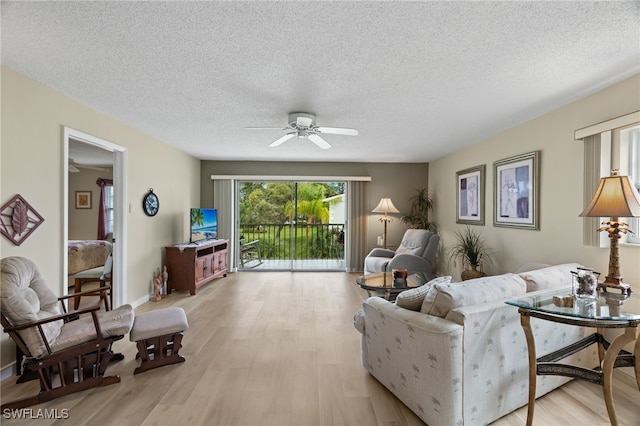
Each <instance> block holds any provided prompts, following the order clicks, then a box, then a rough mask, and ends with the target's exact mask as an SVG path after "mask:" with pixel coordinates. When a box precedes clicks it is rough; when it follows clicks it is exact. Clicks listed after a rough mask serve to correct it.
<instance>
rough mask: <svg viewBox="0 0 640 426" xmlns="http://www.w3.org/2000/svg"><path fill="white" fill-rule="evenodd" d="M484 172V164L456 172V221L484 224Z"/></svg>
mask: <svg viewBox="0 0 640 426" xmlns="http://www.w3.org/2000/svg"><path fill="white" fill-rule="evenodd" d="M484 174H485V166H484V164H483V165H482V166H477V167H471V168H469V169H465V170H461V171H459V172H457V173H456V195H457V198H456V200H457V209H456V222H457V223H466V224H468V225H484V180H485V177H484Z"/></svg>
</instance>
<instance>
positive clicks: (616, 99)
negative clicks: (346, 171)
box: [429, 76, 640, 291]
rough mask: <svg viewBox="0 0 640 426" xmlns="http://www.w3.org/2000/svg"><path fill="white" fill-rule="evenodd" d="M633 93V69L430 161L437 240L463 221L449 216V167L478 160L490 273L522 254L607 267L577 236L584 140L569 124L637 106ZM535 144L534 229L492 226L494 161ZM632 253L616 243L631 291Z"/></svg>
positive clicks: (638, 82)
mask: <svg viewBox="0 0 640 426" xmlns="http://www.w3.org/2000/svg"><path fill="white" fill-rule="evenodd" d="M639 93H640V76H635V77H632V78H630V79H628V80H626V81H623V82H621V83H619V84H616V85H614V86H612V87H610V88H607V89H605V90H603V91H601V92H598V93H596V94H593V95H591V96H588V97H586V98H583V99H581V100H578V101H576V102H573V103H571V104H569V105H567V106H565V107H562V108H559V109H557V110H555V111H552V112H550V113H547V114H545V115H543V116H541V117H538V118H536V119H534V120H531V121H528V122H526V123H523V124H521V125H519V126H516V127H514V128H511V129H509V130H506V131H504V132H502V133H500V134H498V135H495V136H493V137H490V138H488V139H486V140H484V141H482V142H480V143H477V144H474V145H472V146H470V147H468V148H466V149H462V150H460V151H457V152H455V153H453V154H451V155H448V156H447V157H444V158H442V159H439V160H438V161H434V162H432V163H431V164H430V168H429V170H430V176H429V178H430V185H431V188H432V189H433V191H434V195H435V197H436V198H437V199H438V202H437V203H436V212H435V216H436V220H437V222H438V223H439V224H440V229H441V230H442V237H443V241H444V245H445V246H450V245H451V244H452V242H453V241H454V232H455V230H456V229H459V228H462V227H463V225H458V224H456V195H455V194H456V192H455V189H456V172H457V171H459V170H463V169H466V168H468V167H473V166H478V165H482V164H485V165H486V167H487V174H486V177H487V180H486V182H487V187H486V199H485V201H486V210H485V215H486V221H485V226H483V227H477V229H479V230H482V231H483V234H484V235H485V236H486V238H487V241H488V245H489V246H490V247H491V248H492V249H493V257H494V263H493V265H491V266H490V267H489V268H488V272H489V273H492V274H496V273H502V272H507V271H514V270H516V269H517V268H519V267H520V266H522V265H523V264H525V263H528V262H544V263H560V262H572V261H576V262H579V263H582V264H584V265H587V266H590V267H593V268H594V269H595V270H598V271H600V272H602V273H603V276H604V275H606V272H607V269H608V268H607V265H608V253H609V251H608V249H600V248H594V247H585V246H583V244H582V220H583V219H581V218H579V217H578V215H579V214H580V213H581V212H582V210H583V209H584V207H585V206H586V204H587V202H588V200H584V199H583V193H582V177H583V167H584V166H583V147H582V143H581V142H578V141H575V140H574V139H573V138H574V131H575V130H577V129H580V128H583V127H587V126H589V125H591V124H595V123H600V122H603V121H606V120H609V119H611V118H615V117H619V116H621V115H624V114H628V113H630V112H633V111H637V110H640V96H638V94H639ZM460 124H461V125H464V122H462V123H460ZM535 150H540V151H541V169H540V170H541V176H540V197H541V201H540V230H539V231H530V230H520V229H508V228H497V227H494V226H493V211H494V209H493V203H494V198H493V184H494V173H493V163H494V162H495V161H497V160H500V159H503V158H507V157H510V156H513V155H517V154H523V153H527V152H531V151H535ZM636 231H640V230H636ZM594 232H596V231H595V230H594ZM638 259H640V247H638V246H635V247H632V246H623V247H621V265H622V275H623V276H624V277H625V281H626V282H628V283H629V284H631V285H632V287H633V288H634V289H635V291H640V262H638ZM459 269H460V268H459V265H458V268H453V266H452V265H451V266H450V265H446V264H443V265H441V270H442V271H443V272H446V273H453V274H454V275H457V276H458V277H459Z"/></svg>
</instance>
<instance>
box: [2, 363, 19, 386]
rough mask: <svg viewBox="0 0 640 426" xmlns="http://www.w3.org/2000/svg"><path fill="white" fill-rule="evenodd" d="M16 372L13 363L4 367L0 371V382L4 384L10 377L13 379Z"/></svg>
mask: <svg viewBox="0 0 640 426" xmlns="http://www.w3.org/2000/svg"><path fill="white" fill-rule="evenodd" d="M16 371H17V370H16V363H15V361H14V362H12V363H11V364H9V365H7V366H4V367H3V368H2V369H1V370H0V381H2V382H4V381H5V380H7V379H10V378H11V377H14V376H15V375H16Z"/></svg>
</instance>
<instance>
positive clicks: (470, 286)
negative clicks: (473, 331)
mask: <svg viewBox="0 0 640 426" xmlns="http://www.w3.org/2000/svg"><path fill="white" fill-rule="evenodd" d="M525 290H526V284H525V282H524V280H523V279H522V278H520V277H519V276H518V275H516V274H504V275H496V276H493V277H482V278H476V279H474V280H468V281H463V282H460V283H451V284H435V285H434V286H433V287H431V288H430V289H429V292H428V293H427V295H426V296H425V298H424V302H423V303H422V307H421V309H420V312H422V313H425V314H429V315H434V316H437V317H440V318H444V317H446V316H447V314H448V313H449V311H450V310H452V309H455V308H459V307H461V306H470V305H476V304H478V303H489V302H493V301H497V300H503V299H507V298H509V297H516V296H522V295H524V293H525Z"/></svg>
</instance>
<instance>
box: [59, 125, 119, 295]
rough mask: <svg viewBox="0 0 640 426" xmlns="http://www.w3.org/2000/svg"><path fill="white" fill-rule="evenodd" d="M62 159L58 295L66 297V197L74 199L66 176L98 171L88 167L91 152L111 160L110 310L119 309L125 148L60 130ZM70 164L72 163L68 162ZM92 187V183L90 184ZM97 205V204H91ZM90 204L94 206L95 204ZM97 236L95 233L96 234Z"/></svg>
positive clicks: (91, 165)
mask: <svg viewBox="0 0 640 426" xmlns="http://www.w3.org/2000/svg"><path fill="white" fill-rule="evenodd" d="M63 142H64V155H63V161H64V164H63V174H64V178H63V181H64V184H63V188H64V189H63V197H64V202H63V232H62V234H63V238H62V253H63V256H62V258H63V260H62V262H63V265H62V271H63V277H62V280H61V282H62V289H61V293H62V294H68V292H69V290H68V283H67V279H68V272H69V269H68V268H69V265H68V262H69V258H68V246H69V239H70V238H69V217H70V212H69V210H70V207H69V206H70V204H71V203H70V197H75V194H72V193H71V192H70V188H69V182H70V180H69V173H70V171H71V170H73V169H76V170H77V169H82V168H87V170H90V168H91V167H92V168H100V166H104V164H97V165H96V164H91V161H89V160H88V158H89V157H90V153H91V152H93V153H95V154H96V155H99V153H105V152H107V153H109V154H108V156H110V157H111V163H112V164H111V165H112V167H113V210H112V212H111V213H112V220H113V237H112V240H113V277H112V285H113V305H114V307H117V306H120V305H122V304H124V303H126V301H127V297H126V294H127V280H126V276H127V275H126V270H127V269H126V268H127V261H126V260H127V239H126V235H127V217H126V214H125V210H126V207H125V206H126V200H127V189H126V185H125V183H126V182H127V150H126V148H124V147H122V146H119V145H116V144H114V143H112V142H109V141H106V140H104V139H100V138H98V137H95V136H93V135H89V134H87V133H84V132H81V131H79V130H75V129H72V128H69V127H65V128H64V136H63ZM82 151H86V152H87V153H88V156H87V157H85V158H73V157H72V156H71V155H70V152H71V153H74V155H76V157H78V155H80V152H82ZM72 160H73V163H72V162H71V161H72ZM93 184H94V185H96V183H95V182H94V183H93ZM95 202H97V201H95ZM95 202H94V203H95ZM96 228H97V226H96ZM96 234H97V232H96Z"/></svg>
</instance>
